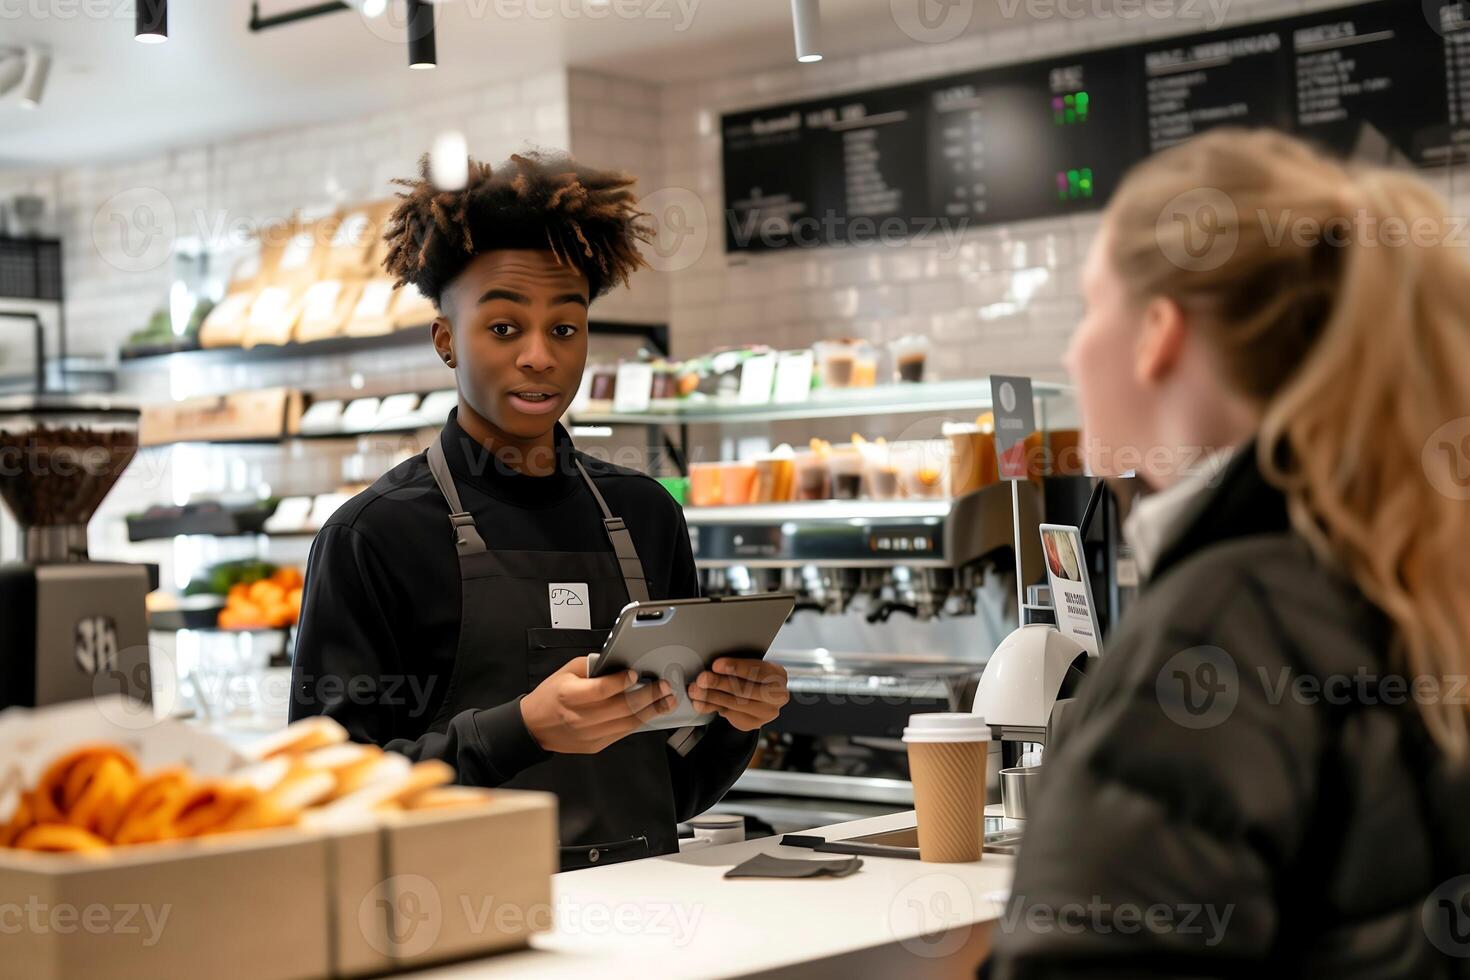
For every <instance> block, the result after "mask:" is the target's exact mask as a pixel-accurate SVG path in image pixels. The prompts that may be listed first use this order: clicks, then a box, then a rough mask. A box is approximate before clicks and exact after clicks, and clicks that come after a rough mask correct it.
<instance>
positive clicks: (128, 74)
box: [0, 0, 1026, 169]
mask: <svg viewBox="0 0 1470 980" xmlns="http://www.w3.org/2000/svg"><path fill="white" fill-rule="evenodd" d="M316 2H317V0H259V3H260V8H261V14H262V15H264V16H270V15H273V14H277V13H281V12H283V11H287V10H292V9H297V8H300V7H304V6H311V5H313V4H314V3H316ZM598 2H599V0H446V2H443V3H442V4H441V5H440V8H439V22H438V34H437V37H438V48H439V68H438V69H437V70H434V71H427V72H424V71H411V70H409V68H408V67H407V54H406V51H405V48H404V43H403V39H402V38H403V27H402V25H403V15H402V4H403V0H392V3H391V4H390V10H389V13H388V14H387V15H385V16H384V17H381V18H378V19H373V20H370V19H366V18H364V17H362V16H361V15H360V14H359V13H358V12H357V11H346V12H340V13H334V14H329V15H327V16H323V17H319V18H316V19H313V20H308V21H303V22H299V23H295V24H290V25H287V26H284V27H278V28H273V29H270V30H266V31H262V32H259V33H252V32H251V31H250V30H249V28H248V24H249V20H250V0H176V2H174V3H173V4H171V9H170V23H169V34H170V39H169V41H168V43H166V44H161V45H145V44H139V43H137V42H136V41H134V40H133V36H132V35H133V20H132V16H133V15H132V11H133V3H132V0H10V2H9V3H0V47H5V46H11V45H24V44H30V43H39V44H44V45H47V46H49V47H50V49H51V50H52V52H53V56H54V65H53V68H52V72H51V79H50V84H49V86H48V88H47V91H46V97H45V100H44V102H43V103H42V105H41V108H39V109H37V110H25V109H22V108H20V107H19V106H18V104H17V102H16V98H15V96H14V95H12V96H11V97H10V98H7V99H5V100H4V101H0V169H16V168H32V167H51V166H57V165H62V164H68V163H74V162H82V161H90V160H98V159H109V158H126V157H130V156H139V155H143V154H147V153H151V152H156V151H158V150H160V149H164V148H172V147H178V146H186V145H189V144H195V143H200V142H204V141H208V140H214V139H220V138H224V137H227V136H232V135H236V134H241V133H249V132H258V131H263V130H272V129H279V128H283V127H288V126H293V125H302V124H308V123H311V122H318V121H325V120H329V119H334V118H337V119H340V118H346V117H351V116H354V115H359V114H362V113H365V112H369V111H371V110H372V109H373V108H374V107H375V106H379V105H393V106H399V105H407V104H411V103H412V102H413V101H414V100H415V99H417V98H421V97H424V96H426V95H429V94H433V93H442V92H451V91H455V90H460V89H465V88H468V87H471V86H473V85H476V84H480V83H483V82H486V81H492V80H499V79H505V78H511V77H515V76H518V75H523V74H528V73H539V72H545V71H548V70H552V69H555V68H557V67H559V66H572V67H584V68H592V69H601V70H605V71H609V72H614V73H619V74H624V75H628V76H632V77H638V78H643V79H647V80H651V81H667V80H671V79H679V78H689V77H696V76H718V75H728V74H732V73H735V72H740V71H747V70H758V69H762V68H768V67H771V66H779V65H794V63H795V62H794V56H793V44H792V36H791V7H790V2H789V0H602V2H604V3H610V6H608V7H605V8H603V9H604V10H605V11H607V12H606V13H605V15H604V16H602V17H597V18H594V17H593V16H592V15H593V14H594V13H595V12H596V11H595V10H593V9H590V8H589V7H588V6H587V5H589V4H591V5H595V4H596V3H598ZM905 5H907V7H908V8H913V7H915V6H916V5H929V7H931V8H932V10H931V11H930V12H931V13H933V14H943V13H944V12H945V11H946V10H949V9H950V8H953V7H956V6H958V7H961V8H965V7H972V8H979V9H976V10H975V13H974V15H973V17H971V18H970V20H969V26H968V28H967V30H968V31H970V32H975V31H979V30H981V29H983V28H984V27H985V26H986V24H985V21H986V20H987V18H986V17H984V16H982V15H981V13H980V9H989V10H991V11H995V10H996V9H997V8H1002V7H1005V8H1007V9H1012V10H1014V9H1016V6H1015V5H1005V4H995V5H992V4H974V3H973V0H823V2H822V13H823V28H824V31H823V33H824V48H825V49H826V53H827V54H828V55H829V57H830V56H841V55H845V54H855V53H859V52H868V51H881V50H887V49H893V48H898V47H903V46H910V45H913V44H915V43H917V42H915V41H914V40H913V39H912V38H911V37H909V36H908V35H906V34H905V33H904V32H903V31H902V30H901V29H900V27H899V26H898V23H897V22H896V20H895V13H894V11H895V10H899V9H901V8H904V7H905ZM1019 9H1020V10H1022V11H1024V10H1025V9H1026V5H1025V4H1021V5H1020V6H1019ZM639 10H641V11H643V12H644V15H643V16H637V17H628V16H624V15H623V14H624V13H626V12H628V11H639ZM7 11H8V12H9V13H8V14H7V13H6V12H7ZM17 11H18V12H19V13H20V17H19V18H18V19H16V18H15V17H14V13H15V12H17ZM89 12H90V13H93V14H96V13H102V14H104V16H87V14H88V13H89ZM988 19H989V20H991V22H992V23H993V22H994V19H995V14H993V13H992V15H991V16H990V18H988Z"/></svg>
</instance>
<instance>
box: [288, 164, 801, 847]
mask: <svg viewBox="0 0 1470 980" xmlns="http://www.w3.org/2000/svg"><path fill="white" fill-rule="evenodd" d="M429 172H430V171H429V166H428V161H427V160H425V161H423V162H422V163H421V165H420V169H419V177H418V179H416V180H402V181H398V183H400V184H403V185H404V186H406V188H407V191H406V192H405V193H400V194H399V198H400V199H401V200H400V203H399V205H398V207H397V209H396V210H395V211H394V213H393V216H392V219H391V221H390V222H389V225H388V229H387V232H386V239H387V241H388V243H389V246H390V248H389V252H388V257H387V259H386V260H385V267H386V268H387V270H388V272H389V273H390V274H392V275H394V276H396V277H397V279H398V283H399V285H403V284H407V283H412V284H413V285H414V286H415V287H417V288H418V290H419V291H420V292H422V293H423V294H424V295H425V296H426V297H428V298H429V299H431V300H432V301H433V302H434V305H435V307H436V309H437V310H438V314H439V315H438V316H437V318H436V319H435V320H434V323H433V329H432V340H433V344H434V349H435V351H436V352H437V354H438V356H439V357H440V358H441V359H442V360H443V361H444V363H445V364H446V365H447V366H448V367H449V368H450V369H451V370H453V372H454V377H455V383H456V387H457V388H458V391H459V405H458V408H457V409H456V410H455V412H454V414H453V415H452V416H451V417H450V419H449V421H448V422H447V423H446V424H445V426H444V429H443V431H442V432H441V433H440V435H439V437H438V438H437V439H436V440H435V441H434V442H433V443H432V444H431V445H430V447H429V449H428V450H427V451H426V452H424V453H421V454H419V455H418V456H415V457H413V458H412V459H409V460H406V461H405V462H403V463H401V464H399V465H398V466H396V467H394V468H393V469H392V470H390V471H388V472H387V473H385V474H384V475H383V476H382V477H381V478H379V479H378V480H377V482H376V483H374V484H373V485H372V486H371V487H370V488H368V489H367V490H365V491H363V492H362V493H360V494H358V495H357V496H356V497H354V498H353V499H352V500H351V501H349V502H348V503H347V504H345V505H344V506H342V507H341V508H340V509H339V510H338V511H337V512H336V513H335V514H334V515H333V516H332V518H331V519H330V520H329V521H328V522H327V523H326V525H325V526H324V527H323V528H322V529H321V531H320V533H319V534H318V535H317V537H316V540H315V541H314V542H313V544H312V548H311V557H310V559H309V562H308V565H307V572H306V584H305V596H304V601H303V606H302V616H301V625H300V630H299V634H298V639H297V649H296V656H295V664H294V668H293V676H292V705H291V717H292V718H293V719H295V718H299V717H304V716H308V715H317V714H322V715H328V716H330V717H332V718H334V719H336V720H337V721H339V722H340V723H341V724H342V725H343V726H344V727H345V728H346V729H347V731H348V732H349V733H350V734H351V736H352V738H353V739H354V740H357V741H362V742H373V743H376V744H378V745H381V746H383V747H384V748H387V749H391V750H394V751H397V752H401V753H403V754H404V755H407V756H408V757H410V758H412V759H430V758H434V759H443V760H445V761H446V762H449V763H450V764H452V765H453V766H454V767H455V770H456V771H457V772H458V774H459V779H460V781H461V782H462V783H467V784H472V785H478V786H507V787H517V788H528V789H542V790H549V791H551V792H554V793H556V794H557V796H558V798H559V813H560V824H561V826H560V831H561V844H562V866H563V868H573V867H582V866H586V865H589V864H593V863H609V862H612V861H620V860H629V859H632V858H637V857H643V856H647V855H652V854H663V853H669V852H673V851H676V850H677V849H678V841H677V838H676V832H675V824H676V823H677V822H678V821H682V820H687V819H689V818H691V817H693V816H694V815H696V814H698V813H700V812H701V811H703V810H705V809H706V808H708V807H709V806H710V805H712V804H713V803H715V802H716V801H718V800H719V799H720V797H721V796H723V795H724V793H725V792H726V791H727V790H728V789H729V788H730V786H731V784H733V783H734V781H735V779H736V777H737V776H738V775H739V774H740V772H741V771H742V770H743V769H744V768H745V765H746V762H747V761H748V760H749V758H750V755H751V753H752V752H753V751H754V748H755V742H756V738H757V735H758V731H759V729H760V727H761V725H763V724H765V723H766V722H769V721H770V720H771V719H773V718H774V717H775V716H776V714H777V712H778V711H779V710H780V707H781V705H782V704H784V703H785V702H786V699H787V691H786V674H785V672H784V671H783V670H782V669H781V668H780V667H779V666H778V665H776V664H772V663H767V662H764V661H759V660H748V659H736V658H723V659H721V660H719V661H717V662H716V663H715V665H714V668H713V670H711V671H706V672H703V673H701V674H700V675H698V676H697V677H695V678H693V680H692V681H691V683H690V686H689V688H688V693H689V697H690V700H691V701H693V702H694V704H695V706H696V707H698V708H700V709H702V710H706V711H713V712H716V713H717V717H716V718H715V719H714V721H713V722H712V723H711V724H710V725H709V726H707V727H706V728H705V729H704V730H703V731H702V732H699V733H697V734H698V736H699V737H698V739H697V741H696V740H695V738H694V737H691V736H689V734H688V733H683V732H681V733H677V734H676V737H675V738H670V736H669V733H668V732H667V731H648V732H638V731H636V729H638V728H639V727H641V726H642V724H643V723H644V721H646V720H648V719H652V718H656V717H658V716H659V715H662V714H666V713H667V712H668V711H670V710H672V708H673V706H674V701H675V699H674V693H673V691H671V690H670V689H669V686H668V684H667V683H665V682H659V683H658V684H643V685H639V684H637V683H636V682H637V678H636V676H635V675H632V674H631V673H627V674H624V673H619V674H616V675H610V676H605V677H596V678H589V677H588V676H587V659H586V656H585V655H586V654H587V653H589V652H591V651H593V650H596V649H597V648H599V647H600V646H601V644H602V641H603V639H604V638H605V637H606V635H607V630H608V629H610V628H611V626H612V624H613V623H614V621H615V620H616V618H617V614H618V612H619V611H620V610H621V609H622V607H623V606H624V605H625V604H626V603H627V602H628V601H629V600H630V599H644V598H650V599H654V600H659V599H677V598H687V597H692V596H696V595H698V592H699V583H698V578H697V576H696V574H695V568H694V559H693V556H692V554H691V551H690V546H689V534H688V530H687V528H686V526H685V523H684V517H683V513H682V512H681V511H680V509H679V506H678V505H677V504H676V503H675V502H674V501H673V499H672V498H671V497H670V496H669V495H668V494H667V493H666V492H665V491H664V489H663V488H662V487H661V486H659V484H658V483H657V482H655V481H654V480H653V479H651V478H650V477H648V476H646V475H644V474H642V473H638V472H636V471H634V470H629V469H623V468H621V467H618V466H613V465H610V464H607V463H603V462H600V461H598V460H595V459H593V458H591V457H588V456H585V455H583V454H582V453H580V452H578V451H577V450H576V448H575V447H574V446H573V445H572V441H571V437H570V436H569V435H568V433H567V430H566V429H565V428H564V427H563V426H562V425H561V424H560V423H559V422H558V419H559V418H560V417H561V416H562V414H563V413H565V412H566V410H567V408H568V406H569V405H570V404H571V402H572V398H573V396H574V395H575V394H576V392H577V388H578V386H579V385H580V384H581V382H582V371H583V368H584V367H585V365H586V360H587V323H588V307H589V306H590V304H591V303H592V301H593V300H595V299H596V298H597V297H599V296H601V295H602V294H603V293H605V292H607V291H608V290H609V289H611V288H612V287H613V286H614V285H616V284H618V283H623V284H625V285H626V283H627V282H628V278H629V276H630V275H631V273H632V272H633V271H634V270H636V269H637V268H639V267H640V266H641V265H642V264H643V261H642V257H641V255H640V253H639V251H638V244H639V242H640V241H646V240H647V238H648V231H647V229H646V228H645V226H644V225H642V224H641V221H642V219H643V218H644V217H645V215H643V214H642V213H641V212H639V210H638V208H637V201H636V198H635V196H634V193H633V180H632V179H631V178H629V177H626V176H624V175H622V174H617V173H609V172H605V171H600V170H596V169H593V168H589V167H586V166H583V165H581V164H579V163H577V162H575V161H573V160H571V159H569V158H567V157H565V156H559V155H557V156H543V155H539V154H528V155H522V156H513V157H511V159H510V160H509V161H507V162H506V163H505V164H503V165H501V166H499V167H494V168H492V167H490V166H487V165H485V164H482V163H476V162H473V161H471V162H470V166H469V179H468V182H467V183H466V185H465V186H464V187H463V188H462V189H458V190H441V189H439V188H436V187H435V186H434V185H433V183H432V181H431V179H430V176H429ZM681 736H682V737H681ZM691 745H692V748H691V747H690V746H691ZM509 845H510V846H514V845H513V842H509Z"/></svg>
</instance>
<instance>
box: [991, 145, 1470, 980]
mask: <svg viewBox="0 0 1470 980" xmlns="http://www.w3.org/2000/svg"><path fill="white" fill-rule="evenodd" d="M1464 235H1465V232H1464V230H1463V229H1462V228H1460V227H1459V223H1457V222H1454V221H1451V220H1449V219H1447V218H1446V207H1445V204H1444V202H1443V201H1441V200H1440V199H1439V198H1438V197H1436V196H1435V195H1434V194H1433V193H1432V192H1431V191H1430V190H1429V189H1428V188H1427V187H1426V186H1425V185H1424V184H1423V183H1422V182H1421V181H1420V180H1419V179H1417V178H1416V177H1414V176H1412V175H1406V174H1402V173H1397V172H1388V171H1382V170H1350V169H1345V168H1344V167H1343V166H1342V165H1339V164H1337V163H1334V162H1331V161H1329V160H1327V159H1325V158H1323V157H1321V156H1319V155H1317V154H1316V153H1314V152H1313V151H1311V150H1309V149H1308V148H1307V147H1305V146H1304V145H1302V144H1301V143H1299V142H1297V141H1295V140H1292V139H1290V138H1287V137H1284V136H1281V135H1279V134H1274V133H1268V132H1245V131H1240V130H1234V131H1229V130H1226V131H1215V132H1212V133H1210V134H1208V135H1206V136H1203V137H1201V138H1199V139H1197V140H1194V141H1192V142H1190V143H1188V144H1186V145H1183V146H1180V147H1177V148H1174V149H1172V150H1169V151H1167V152H1165V153H1162V154H1159V155H1157V156H1155V157H1153V158H1151V159H1149V160H1148V161H1146V162H1145V163H1143V164H1141V165H1140V166H1139V167H1138V168H1136V169H1135V171H1134V172H1133V173H1132V174H1130V175H1129V176H1128V178H1127V179H1126V180H1125V181H1124V184H1123V186H1122V187H1121V188H1120V190H1119V191H1118V193H1117V194H1116V196H1115V197H1114V199H1113V201H1112V202H1111V204H1110V205H1109V207H1108V210H1107V213H1106V216H1105V220H1104V222H1103V225H1102V229H1101V231H1100V234H1099V236H1098V238H1097V241H1096V243H1095V245H1094V247H1093V250H1092V254H1091V255H1090V257H1089V259H1088V261H1087V265H1086V269H1085V271H1084V275H1083V291H1084V296H1085V301H1086V309H1087V312H1086V315H1085V317H1084V319H1083V322H1082V323H1081V325H1080V326H1079V327H1078V329H1077V332H1076V335H1075V337H1074V340H1073V342H1072V346H1071V349H1070V351H1069V352H1068V355H1067V367H1068V370H1069V371H1070V372H1071V375H1072V377H1073V379H1074V381H1075V382H1076V385H1077V389H1078V395H1079V399H1080V402H1081V407H1082V413H1083V416H1084V427H1085V431H1086V452H1087V454H1088V458H1089V462H1090V464H1091V466H1092V467H1093V470H1094V472H1098V473H1105V474H1106V473H1118V472H1121V471H1123V470H1125V469H1136V470H1137V471H1138V472H1139V475H1140V476H1141V477H1142V479H1143V480H1144V481H1145V482H1147V483H1148V484H1149V485H1150V486H1151V487H1152V488H1153V490H1154V491H1155V493H1154V494H1153V495H1152V497H1150V498H1148V499H1146V500H1145V501H1143V502H1142V503H1140V504H1139V506H1138V508H1137V510H1136V512H1135V514H1134V515H1133V516H1132V518H1131V519H1130V523H1129V527H1128V533H1129V536H1130V538H1131V539H1132V541H1133V543H1134V544H1135V547H1136V548H1137V550H1138V552H1139V556H1140V559H1141V562H1142V564H1143V565H1144V567H1145V568H1146V570H1147V575H1148V579H1147V582H1146V585H1145V588H1144V590H1143V594H1142V596H1141V598H1140V600H1139V602H1138V604H1137V605H1136V606H1135V608H1134V609H1133V610H1132V611H1131V613H1130V615H1129V617H1128V619H1127V621H1126V622H1125V623H1123V624H1122V626H1121V628H1120V630H1119V632H1118V634H1117V636H1116V637H1115V638H1114V640H1113V642H1112V643H1111V645H1110V649H1109V651H1108V653H1107V654H1106V655H1105V657H1104V659H1103V661H1102V662H1101V664H1100V665H1099V667H1098V669H1097V670H1096V671H1095V673H1094V675H1093V676H1092V677H1091V678H1090V679H1089V680H1088V682H1087V684H1086V685H1085V687H1084V689H1083V692H1082V695H1081V701H1080V702H1079V704H1078V705H1077V710H1076V711H1075V712H1074V713H1073V714H1072V715H1071V716H1070V717H1069V718H1067V719H1065V721H1064V723H1063V729H1064V730H1063V731H1061V732H1058V733H1056V737H1054V739H1053V742H1052V745H1051V746H1050V747H1049V749H1048V752H1047V756H1046V761H1045V769H1044V776H1043V780H1044V781H1043V784H1042V787H1041V790H1040V793H1039V796H1038V798H1037V799H1036V800H1035V807H1034V813H1035V817H1034V819H1032V820H1031V821H1030V822H1029V823H1028V825H1027V831H1026V840H1025V844H1024V847H1023V850H1022V854H1021V857H1020V862H1019V865H1018V868H1017V874H1016V878H1015V883H1014V889H1013V892H1012V899H1011V904H1010V906H1009V907H1008V909H1007V914H1006V916H1005V918H1004V919H1003V920H1002V922H1001V928H1000V930H999V931H998V934H997V936H998V938H997V942H996V950H997V951H996V956H995V958H994V960H993V962H992V973H993V975H994V976H997V977H1005V978H1016V977H1025V978H1029V977H1078V976H1109V977H1115V976H1116V977H1148V976H1206V975H1208V976H1220V975H1235V974H1248V975H1250V976H1252V977H1258V978H1264V977H1287V976H1291V977H1296V976H1331V977H1334V978H1348V977H1416V978H1419V977H1449V976H1464V975H1466V973H1467V971H1470V959H1466V958H1465V957H1467V956H1470V894H1467V892H1470V887H1467V886H1470V776H1467V768H1466V759H1467V720H1470V709H1467V702H1470V689H1467V688H1466V686H1465V675H1466V674H1467V673H1470V262H1467V260H1466V254H1465V253H1466V250H1467V249H1466V246H1467V243H1466V242H1465V241H1464ZM1460 876H1466V877H1460Z"/></svg>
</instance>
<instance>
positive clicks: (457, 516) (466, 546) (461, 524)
mask: <svg viewBox="0 0 1470 980" xmlns="http://www.w3.org/2000/svg"><path fill="white" fill-rule="evenodd" d="M426 455H427V456H428V458H429V472H431V473H433V474H434V482H435V483H437V484H439V492H440V493H442V494H444V499H445V500H447V501H449V526H450V528H451V529H452V530H453V531H454V547H455V549H456V550H458V552H459V553H460V554H461V555H474V554H479V553H480V552H483V551H485V550H487V549H486V548H485V539H484V538H482V537H480V532H479V530H478V529H477V528H476V527H475V519H474V518H473V517H471V516H470V514H469V513H468V512H467V511H466V510H465V509H464V505H463V504H461V503H460V502H459V490H458V489H456V488H455V486H454V474H453V473H450V472H449V461H448V460H447V459H445V458H444V447H443V446H442V445H440V444H439V440H438V438H435V439H434V441H433V442H431V443H429V449H428V452H427V453H426Z"/></svg>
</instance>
